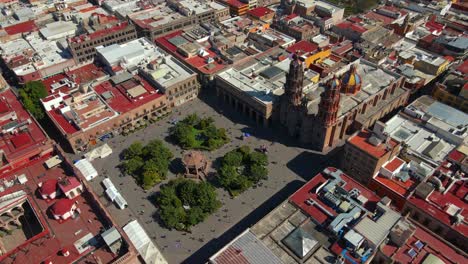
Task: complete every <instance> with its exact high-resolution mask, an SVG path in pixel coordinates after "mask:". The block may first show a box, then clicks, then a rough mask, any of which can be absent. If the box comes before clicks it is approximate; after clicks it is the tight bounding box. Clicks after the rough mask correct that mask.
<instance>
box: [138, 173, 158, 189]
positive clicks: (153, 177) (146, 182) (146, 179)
mask: <svg viewBox="0 0 468 264" xmlns="http://www.w3.org/2000/svg"><path fill="white" fill-rule="evenodd" d="M141 177H142V180H141V181H142V186H143V189H145V190H149V189H151V188H153V187H154V186H155V185H156V184H158V183H160V182H161V181H162V180H163V178H162V177H161V175H159V173H158V172H157V171H154V170H147V171H144V172H143V174H142V176H141Z"/></svg>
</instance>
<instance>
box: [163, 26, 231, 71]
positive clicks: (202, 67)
mask: <svg viewBox="0 0 468 264" xmlns="http://www.w3.org/2000/svg"><path fill="white" fill-rule="evenodd" d="M183 33H184V31H176V32H173V33H170V34H168V35H165V36H162V37H159V38H157V39H155V43H156V44H157V45H158V46H160V47H161V48H163V49H164V50H166V51H167V52H169V53H170V54H171V55H173V56H174V57H176V58H178V59H180V60H182V61H184V62H185V64H187V65H188V66H190V67H191V68H193V69H196V70H198V71H200V72H201V73H204V74H214V73H216V72H219V71H221V70H222V69H224V68H225V67H226V65H225V64H223V63H222V62H220V61H216V60H215V59H214V58H215V57H217V55H216V53H215V52H213V51H212V50H211V49H210V48H211V45H210V44H209V43H208V41H204V42H202V43H199V42H196V41H195V42H196V44H195V46H196V47H197V48H198V50H197V54H196V55H193V56H189V57H187V56H185V55H183V54H182V53H181V52H180V50H179V49H178V48H179V46H177V45H176V44H177V43H176V42H174V41H173V40H174V39H175V38H177V39H179V40H180V41H182V42H183V43H192V44H194V41H193V40H190V39H188V38H186V37H185V35H184V34H183ZM200 49H203V54H202V55H200V54H198V53H199V52H200Z"/></svg>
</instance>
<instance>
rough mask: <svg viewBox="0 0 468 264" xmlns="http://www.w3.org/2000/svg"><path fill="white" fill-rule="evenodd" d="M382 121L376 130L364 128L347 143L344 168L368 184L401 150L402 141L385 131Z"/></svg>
mask: <svg viewBox="0 0 468 264" xmlns="http://www.w3.org/2000/svg"><path fill="white" fill-rule="evenodd" d="M384 128H385V124H383V123H381V122H380V121H378V122H376V123H375V125H374V131H373V132H371V131H369V130H363V131H360V132H358V133H356V134H355V135H353V136H351V137H350V138H349V139H348V140H347V141H346V144H345V147H344V155H343V159H342V165H343V170H344V171H345V172H346V173H348V174H349V175H351V176H353V177H354V178H355V179H357V180H359V181H360V182H363V183H366V184H368V183H369V182H370V181H371V180H372V177H373V176H374V175H375V174H376V173H378V172H379V170H380V168H381V167H382V166H383V165H384V164H385V163H387V162H388V161H390V160H391V159H392V158H393V157H395V156H396V155H398V153H399V152H400V145H401V144H400V143H399V142H397V141H396V140H393V139H392V138H391V137H389V136H388V135H386V134H385V133H384V132H383V131H384Z"/></svg>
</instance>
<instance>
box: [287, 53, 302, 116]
mask: <svg viewBox="0 0 468 264" xmlns="http://www.w3.org/2000/svg"><path fill="white" fill-rule="evenodd" d="M303 84H304V67H303V64H302V61H301V59H300V58H299V56H298V55H297V54H294V55H293V60H292V61H291V63H290V64H289V72H288V74H286V83H285V84H284V93H285V96H286V98H287V101H288V104H289V105H290V106H295V107H299V106H300V105H301V101H302V86H303Z"/></svg>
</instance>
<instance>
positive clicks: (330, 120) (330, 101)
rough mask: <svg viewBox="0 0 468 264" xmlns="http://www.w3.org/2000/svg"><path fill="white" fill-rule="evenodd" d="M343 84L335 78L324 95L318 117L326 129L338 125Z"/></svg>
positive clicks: (327, 86) (329, 82)
mask: <svg viewBox="0 0 468 264" xmlns="http://www.w3.org/2000/svg"><path fill="white" fill-rule="evenodd" d="M340 88H341V82H340V80H339V79H337V78H336V77H335V76H333V78H332V79H330V80H329V81H328V82H327V84H326V87H325V92H323V93H322V95H321V97H322V98H321V99H320V104H319V109H318V116H319V119H320V121H321V122H322V125H323V126H324V127H330V126H332V125H334V124H335V123H336V119H337V117H338V108H339V104H340Z"/></svg>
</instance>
